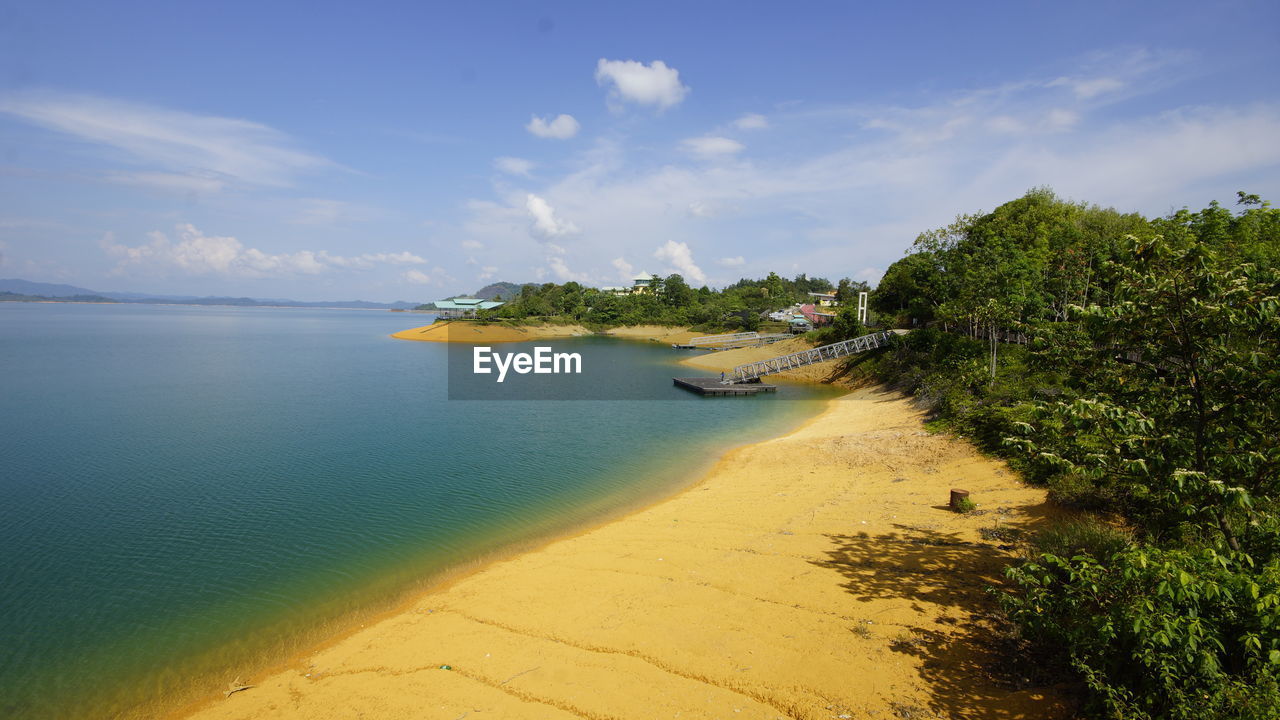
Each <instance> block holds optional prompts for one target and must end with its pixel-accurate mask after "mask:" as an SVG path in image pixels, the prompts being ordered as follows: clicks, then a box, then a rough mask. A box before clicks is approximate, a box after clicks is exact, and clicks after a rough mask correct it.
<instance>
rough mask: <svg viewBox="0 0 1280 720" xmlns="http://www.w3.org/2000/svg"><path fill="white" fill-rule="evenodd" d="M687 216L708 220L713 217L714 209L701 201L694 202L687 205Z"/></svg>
mask: <svg viewBox="0 0 1280 720" xmlns="http://www.w3.org/2000/svg"><path fill="white" fill-rule="evenodd" d="M689 214H690V215H692V216H694V217H702V218H709V217H715V214H716V211H715V208H713V207H711V206H710V205H708V204H707V203H705V202H702V201H701V200H694V201H693V202H691V203H689Z"/></svg>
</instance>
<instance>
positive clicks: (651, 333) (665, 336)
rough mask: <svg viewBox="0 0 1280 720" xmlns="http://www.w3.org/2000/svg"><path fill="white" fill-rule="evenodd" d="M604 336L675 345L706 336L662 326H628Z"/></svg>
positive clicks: (607, 332)
mask: <svg viewBox="0 0 1280 720" xmlns="http://www.w3.org/2000/svg"><path fill="white" fill-rule="evenodd" d="M604 334H605V335H612V336H614V337H620V338H628V339H631V340H652V341H654V342H660V343H667V344H676V343H686V342H689V339H690V338H695V337H698V336H700V335H707V334H708V333H705V332H694V331H693V330H690V329H689V328H685V327H666V326H663V325H629V326H627V327H618V328H613V329H611V330H606V331H605V332H604Z"/></svg>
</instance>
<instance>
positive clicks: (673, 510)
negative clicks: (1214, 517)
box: [191, 353, 1067, 720]
mask: <svg viewBox="0 0 1280 720" xmlns="http://www.w3.org/2000/svg"><path fill="white" fill-rule="evenodd" d="M723 355H726V356H727V353H724V354H723ZM728 359H729V360H732V359H733V358H728ZM715 401H720V402H723V401H724V400H715ZM728 401H730V402H735V401H743V400H736V399H730V400H728ZM745 401H748V402H749V401H750V400H749V399H747V400H745ZM953 486H959V487H963V488H965V489H968V490H970V491H971V492H972V493H973V497H974V499H975V501H976V502H977V503H978V504H979V509H980V510H983V511H985V514H980V515H965V516H962V515H957V514H955V513H952V512H950V511H949V510H947V509H946V508H945V506H944V503H945V502H946V499H947V492H948V490H949V489H950V488H951V487H953ZM1048 514H1049V510H1048V508H1047V507H1046V505H1045V503H1044V493H1043V492H1042V491H1040V490H1038V489H1033V488H1028V487H1026V486H1024V485H1023V484H1022V483H1021V482H1020V481H1019V480H1018V479H1017V478H1016V476H1015V475H1014V474H1013V473H1012V472H1010V471H1008V470H1007V469H1006V468H1005V467H1004V466H1003V465H1002V464H1001V463H999V462H996V461H993V460H991V459H988V458H984V457H982V456H981V455H979V454H978V453H977V452H976V451H975V450H974V449H973V448H972V447H970V446H969V445H967V444H966V443H964V442H961V441H958V440H955V439H953V438H949V437H946V436H940V435H932V434H929V433H928V432H926V431H925V430H924V429H923V426H922V422H921V415H920V413H919V412H918V411H917V410H915V409H914V408H913V407H912V406H911V404H910V403H909V402H908V401H907V400H906V399H904V398H902V397H900V396H897V395H894V394H890V393H886V392H881V391H874V390H861V391H857V392H854V393H852V394H849V395H846V396H843V397H841V398H838V399H836V400H833V401H832V402H831V403H830V404H829V406H828V408H827V409H826V411H824V412H823V413H822V414H821V415H820V416H819V417H817V418H815V419H814V420H812V421H810V422H809V423H808V424H807V425H805V426H804V427H802V428H800V429H799V430H797V431H795V432H793V433H791V434H789V435H787V436H784V437H782V438H777V439H773V440H769V441H766V442H762V443H758V444H755V445H750V446H745V447H742V448H738V449H736V450H733V451H731V452H729V453H728V454H726V455H725V456H724V457H722V458H721V459H720V460H719V462H718V463H717V464H716V465H715V466H714V467H713V468H712V470H711V471H709V472H708V473H707V474H706V475H705V476H704V477H703V478H702V479H701V480H700V481H699V482H698V484H696V485H695V486H693V487H692V488H690V489H689V490H686V491H684V492H683V493H681V494H679V495H677V496H675V497H674V498H671V499H669V500H666V501H663V502H661V503H658V504H657V505H654V506H652V507H650V508H648V509H645V510H641V511H639V512H636V513H634V514H632V515H629V516H627V517H624V518H622V519H620V520H617V521H615V522H612V523H609V524H606V525H603V526H601V527H598V528H596V529H593V530H590V531H587V532H584V533H581V534H579V535H576V536H573V537H569V538H565V539H561V540H557V541H555V542H552V543H550V544H548V545H546V546H545V547H543V548H541V549H538V550H535V551H531V552H526V553H523V554H520V555H517V556H515V557H513V558H511V559H509V560H505V561H501V562H498V563H495V564H493V565H491V566H488V567H486V568H484V569H482V570H480V571H479V572H477V573H475V574H473V575H470V576H467V577H465V578H463V579H461V580H459V581H457V582H455V583H452V584H450V585H448V586H447V587H444V588H441V589H439V590H437V591H433V592H431V593H428V594H426V595H424V596H422V597H421V598H419V599H417V600H416V601H415V602H413V603H412V604H411V605H410V606H409V607H408V608H407V609H406V610H405V611H404V612H402V613H399V614H395V615H392V616H390V617H388V618H386V619H384V620H381V621H379V622H377V623H375V624H372V625H370V626H369V627H366V628H364V629H361V630H359V631H357V632H355V633H354V634H352V635H350V636H348V637H346V638H344V639H341V640H339V641H338V642H336V643H335V644H333V645H331V646H329V647H326V648H324V649H322V650H319V651H317V652H315V653H314V654H312V655H310V656H308V657H306V658H305V659H303V660H302V661H300V662H299V664H298V665H297V666H296V667H294V668H292V669H289V670H286V671H284V672H278V673H276V674H274V675H270V676H268V677H264V678H259V679H257V680H256V683H255V684H256V687H254V688H252V689H249V690H246V691H243V692H239V693H236V694H234V695H231V696H230V697H229V698H227V699H225V700H221V699H220V700H216V701H212V702H211V704H209V705H208V706H206V707H204V708H203V709H202V710H200V711H199V712H197V713H195V714H194V715H192V716H191V717H192V718H194V719H196V720H215V719H219V720H229V719H231V718H351V717H363V718H443V719H446V720H457V719H459V718H463V717H468V718H476V717H502V718H646V719H647V718H660V717H680V718H725V717H732V718H770V719H771V718H797V719H805V720H809V719H813V720H816V719H818V718H824V719H825V718H838V717H852V718H896V717H912V718H927V717H954V718H970V717H971V718H980V717H981V718H1023V717H1025V718H1041V717H1063V716H1065V715H1066V714H1067V706H1066V703H1065V701H1064V700H1063V699H1062V697H1061V696H1059V695H1058V694H1057V693H1056V692H1055V691H1054V690H1053V689H1052V688H1023V689H1015V688H1016V686H1017V685H1018V680H1017V679H1016V678H1015V679H1014V680H1013V681H1010V680H1009V679H1008V678H1004V677H1002V676H996V677H994V678H993V676H992V675H991V674H990V673H989V672H988V665H989V664H990V662H991V661H992V659H993V657H994V655H993V654H992V651H991V650H990V648H989V647H988V645H987V643H986V642H985V634H984V632H985V631H984V630H983V617H984V616H985V614H986V613H987V612H988V611H989V609H990V606H991V605H990V603H991V601H990V598H989V597H988V596H987V593H986V591H985V587H986V586H988V585H990V584H992V583H995V582H998V579H999V573H1000V570H1001V568H1002V567H1003V566H1004V564H1006V563H1007V560H1008V557H1009V553H1010V550H1009V549H1008V546H1005V545H1001V544H1000V542H999V541H998V540H987V539H984V535H983V533H982V532H981V531H982V530H983V529H990V528H993V527H998V528H1003V532H1005V533H1009V532H1019V531H1025V530H1027V529H1029V528H1032V527H1034V526H1035V525H1037V524H1038V523H1040V522H1042V521H1043V520H1044V519H1045V517H1046V516H1047V515H1048ZM988 536H989V535H988ZM1011 682H1012V684H1011Z"/></svg>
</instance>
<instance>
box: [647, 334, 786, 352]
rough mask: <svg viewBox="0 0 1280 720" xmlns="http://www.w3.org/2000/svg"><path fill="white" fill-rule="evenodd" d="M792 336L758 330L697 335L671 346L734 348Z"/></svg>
mask: <svg viewBox="0 0 1280 720" xmlns="http://www.w3.org/2000/svg"><path fill="white" fill-rule="evenodd" d="M790 337H794V336H793V335H791V334H790V333H768V334H765V335H761V334H760V333H756V332H745V333H726V334H724V335H704V336H703V337H696V338H693V339H691V340H689V342H686V343H673V344H672V345H671V347H673V348H675V349H677V350H699V349H701V350H733V349H735V348H744V347H760V346H761V345H768V344H770V343H775V342H778V341H779V340H786V339H787V338H790Z"/></svg>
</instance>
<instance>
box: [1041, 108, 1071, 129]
mask: <svg viewBox="0 0 1280 720" xmlns="http://www.w3.org/2000/svg"><path fill="white" fill-rule="evenodd" d="M1078 122H1080V114H1079V113H1076V112H1072V111H1070V110H1063V109H1062V108H1054V109H1052V110H1050V111H1049V112H1048V113H1046V114H1045V116H1044V123H1043V126H1044V127H1045V128H1046V129H1048V130H1050V131H1055V130H1070V129H1071V128H1073V127H1075V126H1076V123H1078Z"/></svg>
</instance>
